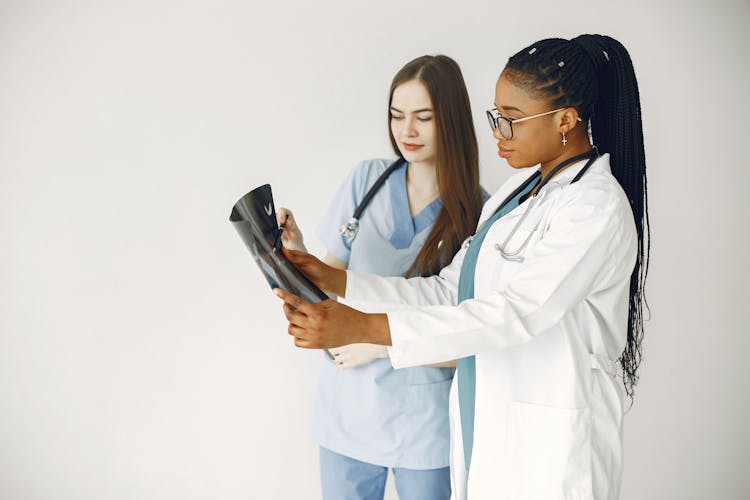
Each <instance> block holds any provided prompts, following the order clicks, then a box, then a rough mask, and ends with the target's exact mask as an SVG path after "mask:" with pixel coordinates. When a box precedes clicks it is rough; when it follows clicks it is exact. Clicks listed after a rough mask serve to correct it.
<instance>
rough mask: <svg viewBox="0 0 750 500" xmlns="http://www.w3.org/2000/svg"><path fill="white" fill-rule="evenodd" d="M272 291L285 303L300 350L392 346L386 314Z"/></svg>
mask: <svg viewBox="0 0 750 500" xmlns="http://www.w3.org/2000/svg"><path fill="white" fill-rule="evenodd" d="M273 291H274V293H275V294H276V295H277V296H278V297H279V298H281V299H282V300H283V301H284V315H285V316H286V318H287V320H289V329H288V331H289V334H290V335H292V336H293V337H294V345H296V346H297V347H304V348H306V349H330V348H332V347H340V346H343V345H347V344H353V343H357V342H366V343H373V344H381V345H389V344H390V341H391V335H390V330H389V329H388V317H387V316H386V315H385V314H366V313H363V312H360V311H357V310H356V309H352V308H351V307H349V306H346V305H344V304H341V303H340V302H336V301H333V300H324V301H322V302H318V303H316V304H311V303H309V302H306V301H304V300H302V299H301V298H300V297H297V296H296V295H294V294H291V293H288V292H285V291H284V290H281V289H280V288H274V290H273Z"/></svg>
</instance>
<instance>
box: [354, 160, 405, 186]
mask: <svg viewBox="0 0 750 500" xmlns="http://www.w3.org/2000/svg"><path fill="white" fill-rule="evenodd" d="M395 161H396V159H394V158H392V159H385V158H373V159H369V160H362V161H361V162H359V163H357V164H356V165H355V166H354V168H353V169H352V171H351V177H352V180H353V181H354V182H358V183H360V184H368V185H371V184H373V183H374V182H375V180H377V179H378V177H380V176H381V175H383V172H385V171H386V170H387V169H388V167H390V166H391V165H392V164H393V163H394V162H395Z"/></svg>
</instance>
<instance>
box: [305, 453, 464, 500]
mask: <svg viewBox="0 0 750 500" xmlns="http://www.w3.org/2000/svg"><path fill="white" fill-rule="evenodd" d="M387 477H388V467H383V466H380V465H373V464H368V463H367V462H360V461H359V460H354V459H353V458H349V457H347V456H344V455H339V454H338V453H334V452H332V451H331V450H328V449H326V448H323V447H322V446H321V448H320V482H321V484H322V487H323V500H383V494H384V492H385V480H386V478H387ZM393 477H394V478H395V479H396V490H397V491H398V497H399V499H400V500H449V499H450V496H451V479H450V467H443V468H440V469H429V470H414V469H402V468H398V467H396V468H394V469H393Z"/></svg>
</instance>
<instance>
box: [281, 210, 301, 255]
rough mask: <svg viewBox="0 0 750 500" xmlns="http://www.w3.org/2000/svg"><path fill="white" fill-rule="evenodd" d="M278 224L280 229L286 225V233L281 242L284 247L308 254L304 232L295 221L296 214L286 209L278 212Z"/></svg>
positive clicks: (283, 234)
mask: <svg viewBox="0 0 750 500" xmlns="http://www.w3.org/2000/svg"><path fill="white" fill-rule="evenodd" d="M276 223H277V224H278V225H279V227H281V225H282V224H283V225H284V232H283V233H281V242H282V243H283V244H284V247H286V248H290V249H292V250H297V251H300V252H305V253H307V248H305V243H304V238H303V236H302V231H300V229H299V227H298V226H297V221H296V220H295V219H294V214H293V213H292V211H291V210H289V209H288V208H284V207H280V208H279V209H278V210H276Z"/></svg>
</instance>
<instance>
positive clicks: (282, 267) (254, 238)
mask: <svg viewBox="0 0 750 500" xmlns="http://www.w3.org/2000/svg"><path fill="white" fill-rule="evenodd" d="M229 220H230V222H231V223H232V225H233V226H234V228H235V229H236V230H237V233H239V235H240V238H242V241H244V242H245V246H246V247H247V248H248V250H250V253H251V254H252V256H253V259H255V263H256V264H257V265H258V267H259V268H260V271H261V273H263V277H264V278H265V279H266V281H267V282H268V284H269V285H270V286H271V288H281V289H282V290H284V291H287V292H289V293H293V294H295V295H297V296H299V297H301V298H302V299H304V300H306V301H307V302H311V303H315V302H321V301H323V300H326V299H328V296H327V295H326V294H325V293H324V292H323V291H322V290H321V289H320V288H318V287H317V286H315V284H314V283H313V282H312V281H310V280H309V279H308V278H307V276H305V275H304V274H302V272H301V271H300V270H299V269H298V268H297V266H295V265H294V264H292V263H291V262H289V261H288V260H287V259H286V257H284V253H283V252H282V251H281V231H282V230H281V229H279V226H278V223H277V221H276V208H275V207H274V204H273V195H272V193H271V186H270V185H268V184H265V185H263V186H260V187H258V188H255V189H253V190H252V191H250V192H249V193H247V194H246V195H245V196H243V197H242V198H240V199H239V201H237V203H235V205H234V207H232V213H231V215H230V216H229ZM325 352H326V354H327V355H328V357H329V358H331V359H333V356H331V353H330V352H328V350H326V351H325Z"/></svg>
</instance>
